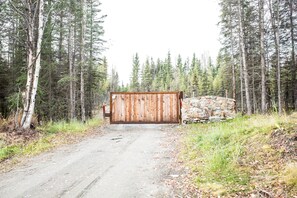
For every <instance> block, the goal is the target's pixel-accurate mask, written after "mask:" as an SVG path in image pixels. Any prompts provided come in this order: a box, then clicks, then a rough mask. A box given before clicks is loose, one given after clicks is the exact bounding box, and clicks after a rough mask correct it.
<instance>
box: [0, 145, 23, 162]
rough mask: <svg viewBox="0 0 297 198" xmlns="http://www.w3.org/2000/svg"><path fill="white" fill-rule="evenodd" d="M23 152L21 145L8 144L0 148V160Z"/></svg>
mask: <svg viewBox="0 0 297 198" xmlns="http://www.w3.org/2000/svg"><path fill="white" fill-rule="evenodd" d="M19 153H21V146H17V145H15V146H6V147H3V148H1V149H0V162H1V161H3V160H6V159H9V158H11V157H13V156H14V155H17V154H19Z"/></svg>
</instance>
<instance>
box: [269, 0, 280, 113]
mask: <svg viewBox="0 0 297 198" xmlns="http://www.w3.org/2000/svg"><path fill="white" fill-rule="evenodd" d="M268 2H269V10H270V16H271V24H272V30H273V34H274V44H275V53H276V61H277V66H276V69H277V72H276V78H277V99H278V113H279V114H282V101H281V82H280V81H281V78H280V52H279V50H280V43H279V39H280V38H279V25H280V24H279V20H280V19H279V0H276V6H277V11H276V15H277V16H276V17H275V15H274V12H273V8H272V4H271V0H269V1H268Z"/></svg>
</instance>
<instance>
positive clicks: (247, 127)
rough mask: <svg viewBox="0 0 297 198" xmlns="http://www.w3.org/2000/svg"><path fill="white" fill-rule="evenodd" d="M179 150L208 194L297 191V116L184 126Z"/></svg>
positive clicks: (274, 193)
mask: <svg viewBox="0 0 297 198" xmlns="http://www.w3.org/2000/svg"><path fill="white" fill-rule="evenodd" d="M187 129H188V133H187V135H186V138H185V141H184V144H185V148H184V151H183V157H184V159H185V161H186V164H187V165H188V166H189V167H190V169H191V171H192V173H193V178H194V183H195V185H196V186H197V187H198V188H199V190H201V191H202V192H203V193H205V194H206V195H216V196H217V195H225V196H247V195H251V194H255V195H258V194H260V195H261V193H262V194H263V195H265V194H266V196H267V194H271V195H273V196H276V197H282V196H287V195H293V194H297V159H296V152H297V150H296V145H297V144H296V138H297V114H296V113H295V115H294V114H293V115H292V116H283V117H279V116H277V115H269V116H264V115H254V116H251V117H238V118H236V119H234V120H231V121H226V122H220V123H211V124H192V125H190V126H187Z"/></svg>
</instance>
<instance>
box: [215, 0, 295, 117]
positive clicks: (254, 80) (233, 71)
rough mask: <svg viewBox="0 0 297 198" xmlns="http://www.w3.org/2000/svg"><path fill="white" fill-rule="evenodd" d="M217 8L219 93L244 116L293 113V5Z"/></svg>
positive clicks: (241, 2)
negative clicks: (271, 111) (235, 103)
mask: <svg viewBox="0 0 297 198" xmlns="http://www.w3.org/2000/svg"><path fill="white" fill-rule="evenodd" d="M220 7H221V20H220V27H221V38H222V45H223V48H222V50H221V51H220V54H219V58H218V60H219V61H218V62H219V64H220V65H221V67H222V70H224V71H223V74H222V78H221V79H222V86H223V87H224V89H227V90H229V92H230V93H232V96H233V97H234V98H236V99H237V101H240V102H239V107H240V108H241V109H243V110H245V111H246V112H247V113H248V114H251V113H252V112H263V113H265V112H267V111H268V110H269V109H275V110H278V112H279V113H281V112H283V111H284V110H290V109H295V110H297V78H296V74H297V73H296V70H297V65H296V53H295V48H296V39H297V34H296V33H297V18H296V17H297V1H294V0H283V1H280V0H221V1H220ZM230 79H232V81H230ZM227 82H232V86H229V85H230V83H227Z"/></svg>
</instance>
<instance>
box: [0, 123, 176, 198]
mask: <svg viewBox="0 0 297 198" xmlns="http://www.w3.org/2000/svg"><path fill="white" fill-rule="evenodd" d="M175 128H176V126H175V125H108V126H106V127H105V129H104V133H103V135H102V134H101V135H98V136H93V137H90V138H87V139H86V140H84V141H82V142H80V143H78V144H74V145H69V146H65V147H62V148H59V149H56V150H55V151H52V152H48V153H45V154H42V155H39V156H37V157H34V158H31V159H28V161H27V162H26V163H25V164H24V165H22V166H21V167H18V168H16V169H14V170H12V171H10V172H8V173H3V174H1V175H0V197H71V198H72V197H100V198H101V197H102V198H104V197H107V198H112V197H174V194H173V190H172V189H171V187H170V185H166V181H168V179H170V178H174V177H178V175H176V173H174V171H173V170H172V169H171V168H170V164H171V163H172V160H174V158H173V156H172V155H173V153H175V150H176V148H175V146H176V142H175V141H176V140H175V139H174V138H172V137H175V136H176V133H178V132H177V130H175Z"/></svg>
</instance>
